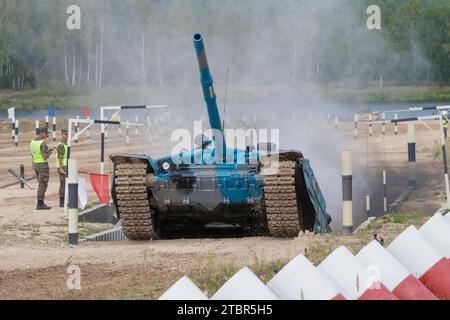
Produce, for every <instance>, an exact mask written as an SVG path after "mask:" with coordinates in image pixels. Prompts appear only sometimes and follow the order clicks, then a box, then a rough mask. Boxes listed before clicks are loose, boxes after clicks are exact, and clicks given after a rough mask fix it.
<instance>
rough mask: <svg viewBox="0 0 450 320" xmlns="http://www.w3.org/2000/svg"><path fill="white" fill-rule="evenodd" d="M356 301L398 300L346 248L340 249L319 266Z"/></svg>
mask: <svg viewBox="0 0 450 320" xmlns="http://www.w3.org/2000/svg"><path fill="white" fill-rule="evenodd" d="M319 268H320V269H321V270H323V271H324V272H326V273H328V274H329V275H330V276H331V277H333V278H334V279H335V280H336V281H337V282H338V283H339V284H340V285H341V286H342V287H343V288H344V289H345V290H346V291H347V292H348V293H349V294H350V295H351V296H352V298H353V299H356V300H398V298H397V297H396V296H395V295H394V294H393V293H392V292H390V291H389V290H388V289H387V288H386V287H385V285H384V284H383V283H382V282H381V281H380V279H377V278H376V277H373V276H372V274H371V272H370V270H367V269H366V268H364V266H363V265H362V264H361V263H360V262H359V261H358V260H357V259H356V257H355V256H354V255H353V254H352V253H351V252H350V251H349V250H348V249H347V248H346V247H340V248H338V249H337V250H336V251H334V252H333V253H332V254H330V255H329V256H328V258H326V259H325V260H324V261H323V262H322V263H321V264H320V266H319Z"/></svg>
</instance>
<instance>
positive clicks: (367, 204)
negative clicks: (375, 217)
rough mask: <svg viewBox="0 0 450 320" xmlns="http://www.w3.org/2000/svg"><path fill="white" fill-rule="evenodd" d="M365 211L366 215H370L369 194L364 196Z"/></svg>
mask: <svg viewBox="0 0 450 320" xmlns="http://www.w3.org/2000/svg"><path fill="white" fill-rule="evenodd" d="M366 212H367V216H368V217H370V195H367V196H366Z"/></svg>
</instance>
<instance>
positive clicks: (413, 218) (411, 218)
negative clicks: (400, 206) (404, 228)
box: [382, 212, 430, 225]
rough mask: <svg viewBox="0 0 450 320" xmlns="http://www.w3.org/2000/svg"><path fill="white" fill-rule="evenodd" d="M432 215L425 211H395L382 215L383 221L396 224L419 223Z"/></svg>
mask: <svg viewBox="0 0 450 320" xmlns="http://www.w3.org/2000/svg"><path fill="white" fill-rule="evenodd" d="M429 217H430V215H429V214H427V213H423V212H412V213H393V214H390V215H386V216H384V217H382V219H383V223H395V224H408V225H409V224H413V225H418V224H421V223H423V221H424V220H425V219H427V218H429Z"/></svg>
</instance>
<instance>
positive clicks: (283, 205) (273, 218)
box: [262, 160, 303, 238]
mask: <svg viewBox="0 0 450 320" xmlns="http://www.w3.org/2000/svg"><path fill="white" fill-rule="evenodd" d="M262 163H263V164H262V169H263V170H264V169H266V171H267V172H266V173H264V175H265V178H264V205H265V209H266V214H267V223H268V227H269V231H270V235H271V236H272V237H276V238H295V237H297V236H298V235H299V233H300V231H302V224H303V223H302V221H301V219H302V212H301V206H300V203H299V199H298V196H297V188H296V181H297V180H298V179H296V177H297V175H299V174H300V170H299V169H298V164H297V162H296V161H280V162H279V168H276V169H273V168H269V169H268V168H267V167H268V166H269V167H270V160H269V161H267V160H266V161H263V162H262Z"/></svg>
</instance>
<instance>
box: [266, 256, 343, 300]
mask: <svg viewBox="0 0 450 320" xmlns="http://www.w3.org/2000/svg"><path fill="white" fill-rule="evenodd" d="M267 287H268V288H269V289H270V290H272V291H273V292H275V294H276V295H277V296H279V297H280V298H281V299H282V300H345V297H344V296H343V295H342V294H341V293H340V292H339V290H338V289H337V288H336V287H335V286H334V285H333V284H331V283H330V282H329V281H328V280H327V279H326V278H325V277H324V276H323V274H322V273H321V272H319V271H318V270H317V268H316V267H315V266H314V265H313V264H312V263H311V262H310V261H309V260H308V259H306V258H305V257H304V256H303V255H299V256H298V257H297V258H295V259H294V260H292V261H291V262H290V263H289V264H288V265H286V267H284V268H283V270H281V271H280V272H279V273H278V274H277V275H276V276H275V277H274V278H273V279H272V281H270V282H269V284H268V285H267Z"/></svg>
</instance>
